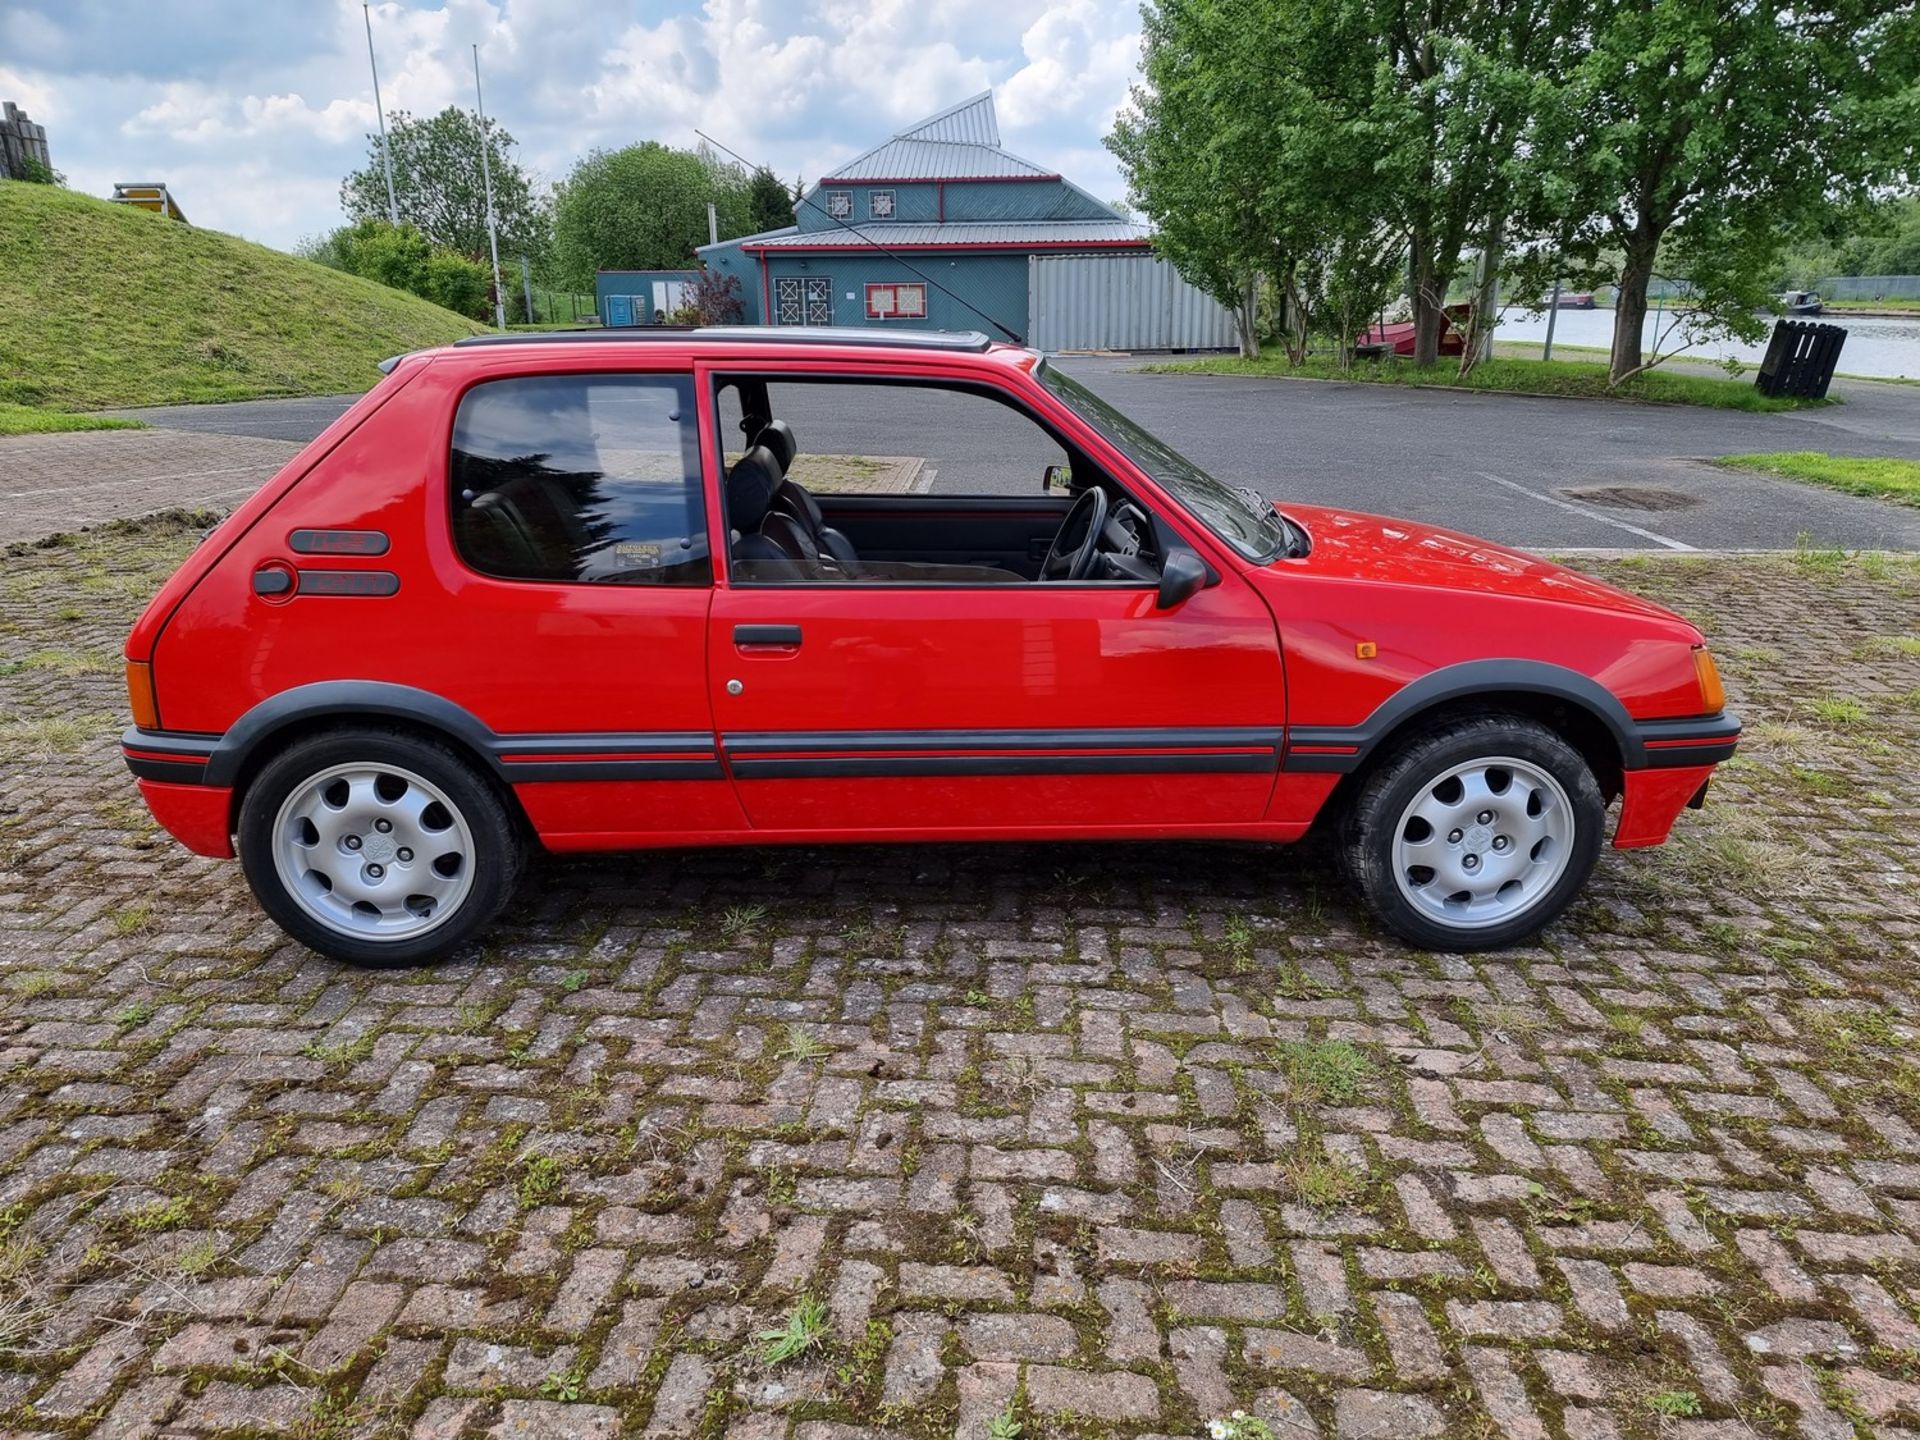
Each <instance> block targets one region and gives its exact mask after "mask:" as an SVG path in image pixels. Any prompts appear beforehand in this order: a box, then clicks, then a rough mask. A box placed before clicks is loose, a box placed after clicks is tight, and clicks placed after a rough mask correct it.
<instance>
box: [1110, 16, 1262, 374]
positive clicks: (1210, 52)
mask: <svg viewBox="0 0 1920 1440" xmlns="http://www.w3.org/2000/svg"><path fill="white" fill-rule="evenodd" d="M1255 18H1256V16H1255V14H1254V13H1253V12H1252V11H1251V10H1250V8H1249V7H1247V6H1245V5H1243V4H1241V3H1238V0H1148V3H1146V4H1144V5H1142V6H1141V10H1140V19H1141V74H1142V76H1143V77H1144V83H1143V84H1140V85H1136V86H1134V88H1133V96H1132V98H1133V113H1131V114H1127V113H1123V114H1122V115H1121V116H1120V118H1119V119H1118V120H1117V121H1116V122H1115V124H1114V128H1113V133H1112V134H1111V135H1109V136H1108V137H1107V147H1108V148H1109V149H1110V150H1112V151H1113V153H1114V155H1115V156H1116V157H1117V158H1118V159H1119V161H1120V164H1121V167H1122V169H1123V170H1124V171H1125V172H1126V176H1127V194H1128V199H1129V200H1130V201H1131V202H1132V203H1133V204H1135V205H1138V206H1139V207H1140V209H1141V210H1142V211H1143V212H1144V213H1145V214H1147V215H1148V216H1150V217H1152V219H1153V221H1154V223H1155V227H1156V228H1155V230H1154V236H1153V244H1154V248H1155V249H1156V250H1158V251H1159V252H1160V253H1161V254H1162V255H1164V256H1166V257H1167V259H1169V260H1170V261H1172V262H1173V264H1174V266H1175V267H1176V268H1177V269H1178V270H1179V271H1180V273H1181V275H1183V276H1184V277H1185V278H1186V279H1187V280H1188V281H1189V282H1190V283H1191V284H1193V285H1194V286H1196V287H1197V288H1198V289H1200V290H1202V291H1204V292H1205V293H1206V294H1208V295H1210V296H1212V297H1213V299H1214V300H1215V301H1217V302H1218V303H1219V304H1220V305H1221V306H1223V307H1224V308H1226V309H1228V310H1230V311H1232V312H1233V315H1234V320H1235V323H1236V328H1237V330H1238V332H1239V339H1240V353H1241V355H1243V356H1245V357H1246V358H1248V359H1253V358H1255V357H1257V356H1258V355H1259V353H1260V335H1259V297H1260V279H1261V276H1262V275H1263V274H1270V273H1272V272H1273V271H1275V270H1277V269H1278V268H1279V260H1280V248H1279V246H1280V242H1279V239H1278V237H1277V236H1276V235H1275V234H1274V233H1273V230H1272V228H1271V227H1270V226H1269V225H1268V223H1267V219H1266V217H1265V216H1264V215H1263V214H1262V212H1261V210H1260V208H1259V207H1258V206H1257V205H1256V204H1254V203H1251V202H1252V199H1253V197H1254V196H1256V195H1257V194H1258V193H1259V190H1260V185H1261V181H1262V179H1263V177H1264V175H1265V173H1266V170H1267V168H1268V164H1269V160H1270V151H1269V152H1268V153H1266V154H1263V153H1260V152H1261V148H1262V147H1261V143H1260V142H1262V141H1265V140H1267V139H1268V138H1269V137H1270V134H1271V129H1272V127H1271V124H1270V122H1269V121H1267V120H1266V119H1265V118H1264V117H1262V118H1255V117H1252V116H1247V115H1244V114H1243V115H1242V116H1241V117H1240V119H1239V120H1238V121H1236V119H1235V111H1236V103H1237V102H1238V101H1240V100H1241V99H1246V100H1249V101H1251V100H1253V99H1254V97H1253V96H1250V95H1248V94H1247V93H1246V91H1245V89H1244V83H1245V80H1246V78H1247V70H1248V66H1249V61H1250V55H1249V52H1250V51H1251V50H1252V49H1253V48H1254V46H1255V42H1256V34H1255V30H1254V27H1253V26H1252V25H1250V24H1249V23H1248V22H1249V21H1253V20H1255ZM1249 108H1251V106H1250V107H1249ZM1250 138H1252V139H1253V141H1254V143H1253V144H1251V145H1250V144H1249V143H1248V142H1249V139H1250Z"/></svg>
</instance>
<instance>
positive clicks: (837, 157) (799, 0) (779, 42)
mask: <svg viewBox="0 0 1920 1440" xmlns="http://www.w3.org/2000/svg"><path fill="white" fill-rule="evenodd" d="M373 25H374V41H375V44H376V46H377V48H378V51H379V57H380V85H381V98H382V99H383V100H384V102H385V104H386V108H387V109H388V110H389V111H393V110H399V109H406V110H411V111H413V112H414V113H416V114H427V113H431V112H433V111H436V110H439V109H440V108H442V107H443V106H445V105H448V104H459V105H470V104H471V103H472V99H473V72H472V68H471V58H470V52H469V50H468V48H467V47H468V46H469V45H471V44H473V43H475V42H478V43H479V45H480V47H481V48H480V59H481V66H482V71H483V78H484V80H485V83H486V92H487V110H488V112H489V114H491V115H493V116H495V117H496V118H497V119H498V120H499V121H500V123H502V124H503V125H505V126H506V128H507V129H508V130H509V131H510V132H511V133H512V134H513V136H514V138H515V139H516V140H518V141H519V142H520V156H521V159H522V161H523V162H524V163H525V164H527V166H528V167H529V169H530V170H531V171H532V172H533V173H534V175H535V176H536V178H537V179H538V180H541V181H551V180H555V179H559V178H560V177H562V176H564V175H565V173H566V171H567V169H568V168H569V166H570V165H571V163H572V162H573V160H574V159H575V158H576V157H578V156H579V155H581V154H583V153H584V152H585V151H587V150H588V149H591V148H592V147H594V146H596V145H601V146H618V145H623V144H627V143H630V142H632V141H637V140H649V139H652V140H661V141H665V142H667V143H669V144H679V145H687V144H691V143H693V131H694V127H696V126H698V127H699V128H701V129H703V130H706V131H707V132H708V133H709V134H712V135H713V136H715V137H716V138H717V139H719V140H721V141H724V142H725V143H726V144H727V145H729V146H731V147H732V148H734V149H736V150H738V151H740V152H741V153H742V154H744V155H747V156H750V157H752V158H753V159H755V160H759V161H764V162H765V163H767V164H770V165H772V166H773V167H774V168H775V169H776V170H777V171H778V172H779V173H780V174H781V175H782V176H783V177H784V178H786V179H788V180H789V181H790V180H791V179H792V178H793V177H794V176H795V175H797V174H798V175H804V176H805V177H806V178H807V179H808V180H809V181H812V180H814V179H817V178H818V177H819V176H820V175H821V174H823V173H825V172H826V171H827V170H828V169H830V168H831V167H832V166H833V165H834V164H836V163H838V162H839V161H841V160H844V159H846V158H847V157H849V156H852V155H855V154H858V153H859V152H860V151H862V150H864V149H866V148H868V147H869V146H871V145H874V144H877V143H878V142H879V141H880V140H882V139H884V138H885V137H886V136H887V135H889V134H891V133H892V132H893V130H894V129H896V128H897V127H899V126H900V125H901V124H903V123H905V122H908V121H912V120H916V119H918V118H920V117H921V116H923V115H926V114H930V113H931V112H933V111H935V110H938V109H940V108H942V107H944V106H946V105H949V104H951V103H953V102H954V101H956V100H960V99H964V98H965V97H966V96H968V95H971V94H974V93H976V92H978V91H980V90H984V89H986V88H988V87H989V86H991V87H993V89H994V91H995V103H996V105H997V107H998V109H999V114H1000V126H1001V132H1002V139H1003V140H1004V142H1005V143H1006V146H1007V148H1008V149H1010V150H1012V151H1013V152H1014V153H1016V154H1019V155H1024V156H1026V157H1027V158H1029V159H1032V160H1036V161H1039V162H1041V163H1043V164H1045V165H1047V166H1048V167H1049V168H1052V169H1056V170H1059V171H1060V172H1061V173H1063V174H1065V175H1067V176H1069V177H1070V178H1072V179H1074V180H1076V181H1078V182H1079V183H1080V184H1082V185H1084V186H1086V187H1087V188H1088V189H1089V190H1091V191H1093V192H1094V193H1095V194H1096V195H1098V196H1100V197H1101V198H1102V199H1117V198H1119V197H1120V196H1121V195H1122V193H1123V188H1124V187H1123V185H1122V182H1121V180H1120V177H1119V174H1118V172H1117V171H1116V169H1115V167H1114V164H1113V161H1112V158H1111V157H1110V156H1109V155H1108V154H1107V153H1106V151H1105V150H1104V149H1103V148H1102V147H1101V144H1100V137H1101V136H1102V135H1104V134H1105V133H1106V131H1107V129H1108V128H1109V127H1110V125H1111V123H1112V119H1113V115H1114V112H1115V110H1116V109H1117V108H1118V107H1119V106H1120V105H1122V104H1123V103H1124V102H1125V100H1126V96H1127V87H1128V85H1129V83H1130V82H1131V80H1132V79H1133V78H1134V75H1135V67H1136V63H1137V60H1138V53H1139V36H1138V32H1139V13H1138V8H1137V6H1136V4H1135V3H1134V0H1057V3H1053V0H707V3H706V4H704V5H696V4H692V3H684V4H668V3H660V0H417V3H403V0H383V3H380V4H376V5H374V7H373ZM0 99H4V100H13V101H16V102H18V103H19V104H21V105H23V106H24V107H25V108H26V109H27V110H28V112H29V113H30V114H31V115H32V117H33V118H34V119H35V120H36V121H38V122H40V123H41V124H43V125H45V126H46V127H47V138H48V144H49V145H50V147H51V149H52V153H53V162H54V166H55V168H57V169H59V170H61V171H63V172H65V174H66V176H67V180H68V183H69V184H70V185H72V186H73V188H75V189H76V190H82V191H85V192H87V193H89V194H95V195H106V194H109V193H111V190H112V185H113V182H114V181H117V180H164V181H166V182H167V183H168V184H169V185H170V186H172V187H173V189H174V191H175V193H176V194H177V195H178V196H179V198H180V201H181V204H182V206H183V207H184V208H185V210H186V213H187V215H188V216H189V217H190V218H191V219H192V220H193V221H194V222H195V223H196V224H200V225H204V226H208V227H210V228H214V229H219V230H228V231H232V232H234V233H236V234H240V235H245V236H247V237H248V238H250V239H254V240H259V241H263V242H265V243H266V244H269V245H276V246H280V247H282V248H285V247H288V246H290V245H292V244H293V243H294V242H295V241H296V240H298V239H299V238H300V237H301V236H303V235H310V234H314V233H317V232H320V231H324V230H327V229H329V228H331V227H332V226H334V225H336V224H338V223H339V222H340V218H341V217H340V211H339V183H340V178H341V176H343V175H344V174H346V172H347V171H348V170H350V169H352V168H354V167H356V166H357V165H358V164H359V163H360V162H361V161H362V159H363V158H364V156H365V153H366V141H365V133H366V132H367V131H368V130H370V129H372V128H373V126H374V119H375V117H374V105H373V91H372V86H371V84H370V82H369V80H368V75H367V53H366V34H365V31H364V30H363V29H362V21H361V12H360V5H359V0H0Z"/></svg>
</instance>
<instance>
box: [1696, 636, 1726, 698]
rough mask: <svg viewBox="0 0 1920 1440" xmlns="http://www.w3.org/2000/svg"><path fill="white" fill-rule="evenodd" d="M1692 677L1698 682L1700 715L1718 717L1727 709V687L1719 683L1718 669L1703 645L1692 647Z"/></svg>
mask: <svg viewBox="0 0 1920 1440" xmlns="http://www.w3.org/2000/svg"><path fill="white" fill-rule="evenodd" d="M1693 677H1694V679H1696V680H1698V681H1699V682H1700V713H1701V714H1702V715H1718V714H1719V713H1720V712H1721V711H1722V710H1724V709H1726V708H1727V687H1726V686H1724V685H1722V684H1721V683H1720V668H1719V667H1718V666H1717V665H1715V664H1714V663H1713V655H1712V653H1711V652H1710V651H1709V650H1708V649H1707V647H1706V646H1704V645H1696V646H1694V647H1693Z"/></svg>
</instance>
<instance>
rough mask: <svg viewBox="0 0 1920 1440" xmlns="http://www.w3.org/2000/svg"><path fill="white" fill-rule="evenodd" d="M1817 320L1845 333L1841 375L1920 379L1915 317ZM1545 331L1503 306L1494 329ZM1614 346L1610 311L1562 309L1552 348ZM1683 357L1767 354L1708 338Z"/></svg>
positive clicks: (1511, 336)
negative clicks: (1498, 322) (1838, 327)
mask: <svg viewBox="0 0 1920 1440" xmlns="http://www.w3.org/2000/svg"><path fill="white" fill-rule="evenodd" d="M1819 318H1820V320H1821V322H1822V323H1824V324H1829V325H1839V326H1842V327H1844V328H1845V330H1846V332H1847V343H1846V344H1845V345H1844V346H1843V347H1842V348H1841V350H1840V373H1841V374H1843V375H1883V376H1888V377H1893V378H1904V379H1909V380H1912V379H1920V315H1915V316H1912V317H1906V316H1902V317H1901V318H1899V319H1887V320H1882V319H1874V318H1869V317H1867V316H1862V315H1835V314H1827V315H1822V316H1820V317H1819ZM1672 321H1673V315H1672V314H1671V312H1668V313H1665V314H1663V315H1661V316H1660V325H1661V333H1662V334H1665V332H1666V327H1667V326H1668V325H1670V324H1671V323H1672ZM1653 326H1654V314H1653V312H1652V311H1648V313H1647V329H1646V336H1647V339H1648V341H1649V342H1651V341H1652V339H1653V333H1654V330H1653ZM1681 326H1682V328H1681V330H1680V332H1678V333H1676V334H1674V335H1673V336H1672V337H1670V338H1669V339H1667V340H1665V341H1663V342H1662V346H1661V348H1662V349H1670V348H1675V347H1677V346H1678V345H1680V344H1681V343H1683V339H1684V337H1685V322H1684V321H1682V322H1681ZM1546 335H1547V317H1546V316H1545V315H1544V314H1542V315H1529V314H1528V313H1527V312H1526V311H1524V310H1518V309H1511V308H1510V309H1506V310H1503V311H1501V312H1500V328H1499V330H1498V331H1497V332H1496V333H1495V335H1494V338H1495V339H1496V340H1531V341H1535V342H1536V343H1537V342H1539V341H1541V340H1544V339H1545V338H1546ZM1612 344H1613V311H1611V310H1562V311H1561V312H1560V314H1559V318H1558V319H1557V320H1556V321H1555V322H1554V327H1553V348H1554V351H1555V353H1556V354H1557V353H1558V352H1559V349H1560V347H1561V346H1562V345H1592V346H1598V347H1600V348H1601V349H1607V348H1610V347H1611V346H1612ZM1683 353H1684V357H1685V358H1686V359H1689V360H1722V359H1725V358H1726V357H1728V356H1733V357H1734V358H1736V359H1739V360H1744V361H1747V362H1748V363H1749V364H1753V365H1758V364H1759V363H1760V361H1761V360H1762V359H1764V358H1765V357H1766V353H1767V347H1766V342H1765V341H1764V340H1763V341H1761V342H1760V343H1759V344H1758V345H1747V344H1744V343H1742V342H1741V341H1738V340H1724V339H1722V340H1709V341H1706V342H1705V343H1702V344H1696V345H1695V346H1693V348H1692V349H1690V350H1687V351H1685V352H1683ZM1566 358H1567V359H1569V360H1575V359H1579V360H1590V359H1592V358H1594V357H1592V356H1590V355H1580V354H1578V353H1577V352H1574V353H1570V354H1568V355H1567V357H1566Z"/></svg>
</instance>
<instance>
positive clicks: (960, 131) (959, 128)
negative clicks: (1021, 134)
mask: <svg viewBox="0 0 1920 1440" xmlns="http://www.w3.org/2000/svg"><path fill="white" fill-rule="evenodd" d="M894 138H895V139H896V140H944V141H947V142H949V143H951V144H958V145H992V146H995V147H998V146H999V144H1000V120H999V117H998V116H996V115H995V114H994V113H993V91H991V90H982V91H981V92H980V93H979V94H978V95H974V96H970V97H969V98H967V99H965V100H962V101H961V102H960V103H959V104H958V105H949V106H948V107H947V108H946V109H944V110H942V111H941V112H940V113H939V114H938V115H929V116H928V117H927V118H926V119H924V120H922V121H921V122H920V123H919V124H917V125H909V126H908V127H907V128H906V129H905V130H901V131H898V132H897V133H896V134H895V136H894Z"/></svg>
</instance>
